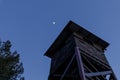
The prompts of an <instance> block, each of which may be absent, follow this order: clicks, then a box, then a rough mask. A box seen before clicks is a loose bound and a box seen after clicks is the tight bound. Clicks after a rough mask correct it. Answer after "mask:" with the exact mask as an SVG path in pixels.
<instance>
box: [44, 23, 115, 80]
mask: <svg viewBox="0 0 120 80" xmlns="http://www.w3.org/2000/svg"><path fill="white" fill-rule="evenodd" d="M108 45H109V43H107V42H106V41H104V40H102V39H101V38H99V37H97V36H96V35H94V34H92V33H91V32H89V31H87V30H86V29H84V28H83V27H81V26H79V25H78V24H76V23H74V22H73V21H70V22H69V23H68V24H67V25H66V26H65V28H64V29H63V31H62V32H61V33H60V35H59V36H58V37H57V39H56V40H55V41H54V43H53V44H52V45H51V47H50V48H49V49H48V50H47V51H46V53H45V55H46V56H48V57H50V58H51V68H50V74H49V77H48V80H117V78H116V76H115V74H114V72H113V70H112V68H111V66H110V65H109V63H108V61H107V59H106V57H105V54H104V52H105V50H106V48H107V46H108Z"/></svg>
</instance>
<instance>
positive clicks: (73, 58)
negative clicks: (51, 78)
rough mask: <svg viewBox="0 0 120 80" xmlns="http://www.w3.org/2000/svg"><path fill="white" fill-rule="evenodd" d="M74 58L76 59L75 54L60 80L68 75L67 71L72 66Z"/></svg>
mask: <svg viewBox="0 0 120 80" xmlns="http://www.w3.org/2000/svg"><path fill="white" fill-rule="evenodd" d="M74 58H75V54H74V55H73V57H72V59H71V60H70V62H69V64H68V66H67V67H66V69H65V71H64V73H63V74H62V76H61V78H60V80H63V78H64V76H65V74H66V73H67V71H68V69H69V67H70V65H71V64H72V62H73V59H74Z"/></svg>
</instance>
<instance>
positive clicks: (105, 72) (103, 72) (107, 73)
mask: <svg viewBox="0 0 120 80" xmlns="http://www.w3.org/2000/svg"><path fill="white" fill-rule="evenodd" d="M111 73H112V71H110V70H109V71H102V72H92V73H86V74H85V75H86V76H87V77H93V76H103V75H110V74H111Z"/></svg>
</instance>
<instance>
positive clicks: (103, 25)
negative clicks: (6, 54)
mask: <svg viewBox="0 0 120 80" xmlns="http://www.w3.org/2000/svg"><path fill="white" fill-rule="evenodd" d="M69 20H73V21H74V22H76V23H77V24H79V25H81V26H83V27H84V28H85V29H87V30H89V31H91V32H92V33H94V34H96V35H97V36H99V37H100V38H102V39H104V40H105V41H107V42H109V43H110V46H109V47H108V48H107V51H106V53H105V54H106V57H107V59H108V61H109V63H110V65H111V66H112V68H113V70H114V72H115V74H116V76H117V78H118V79H120V75H119V74H120V61H119V60H120V58H119V57H120V36H119V34H120V0H0V38H1V39H2V40H3V41H6V40H10V41H11V42H12V45H13V47H12V50H17V51H18V52H19V53H20V54H21V61H22V62H23V63H24V68H25V73H24V76H25V78H26V80H47V77H48V74H49V67H50V66H49V65H50V59H49V58H47V57H45V56H43V54H44V53H45V51H46V50H47V49H48V48H49V47H50V45H51V44H52V42H53V41H54V40H55V39H56V37H57V36H58V34H59V33H60V32H61V30H62V29H63V28H64V26H65V25H66V24H67V23H68V21H69ZM54 21H55V22H56V24H53V22H54Z"/></svg>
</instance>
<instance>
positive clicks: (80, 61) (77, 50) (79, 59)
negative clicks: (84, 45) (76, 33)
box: [75, 47, 86, 80]
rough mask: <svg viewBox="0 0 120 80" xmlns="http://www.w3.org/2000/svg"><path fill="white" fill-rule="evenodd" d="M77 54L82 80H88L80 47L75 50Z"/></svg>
mask: <svg viewBox="0 0 120 80" xmlns="http://www.w3.org/2000/svg"><path fill="white" fill-rule="evenodd" d="M75 54H76V59H77V64H78V69H79V75H80V79H81V80H86V78H85V72H84V67H83V62H82V58H81V53H80V50H79V47H76V48H75Z"/></svg>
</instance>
